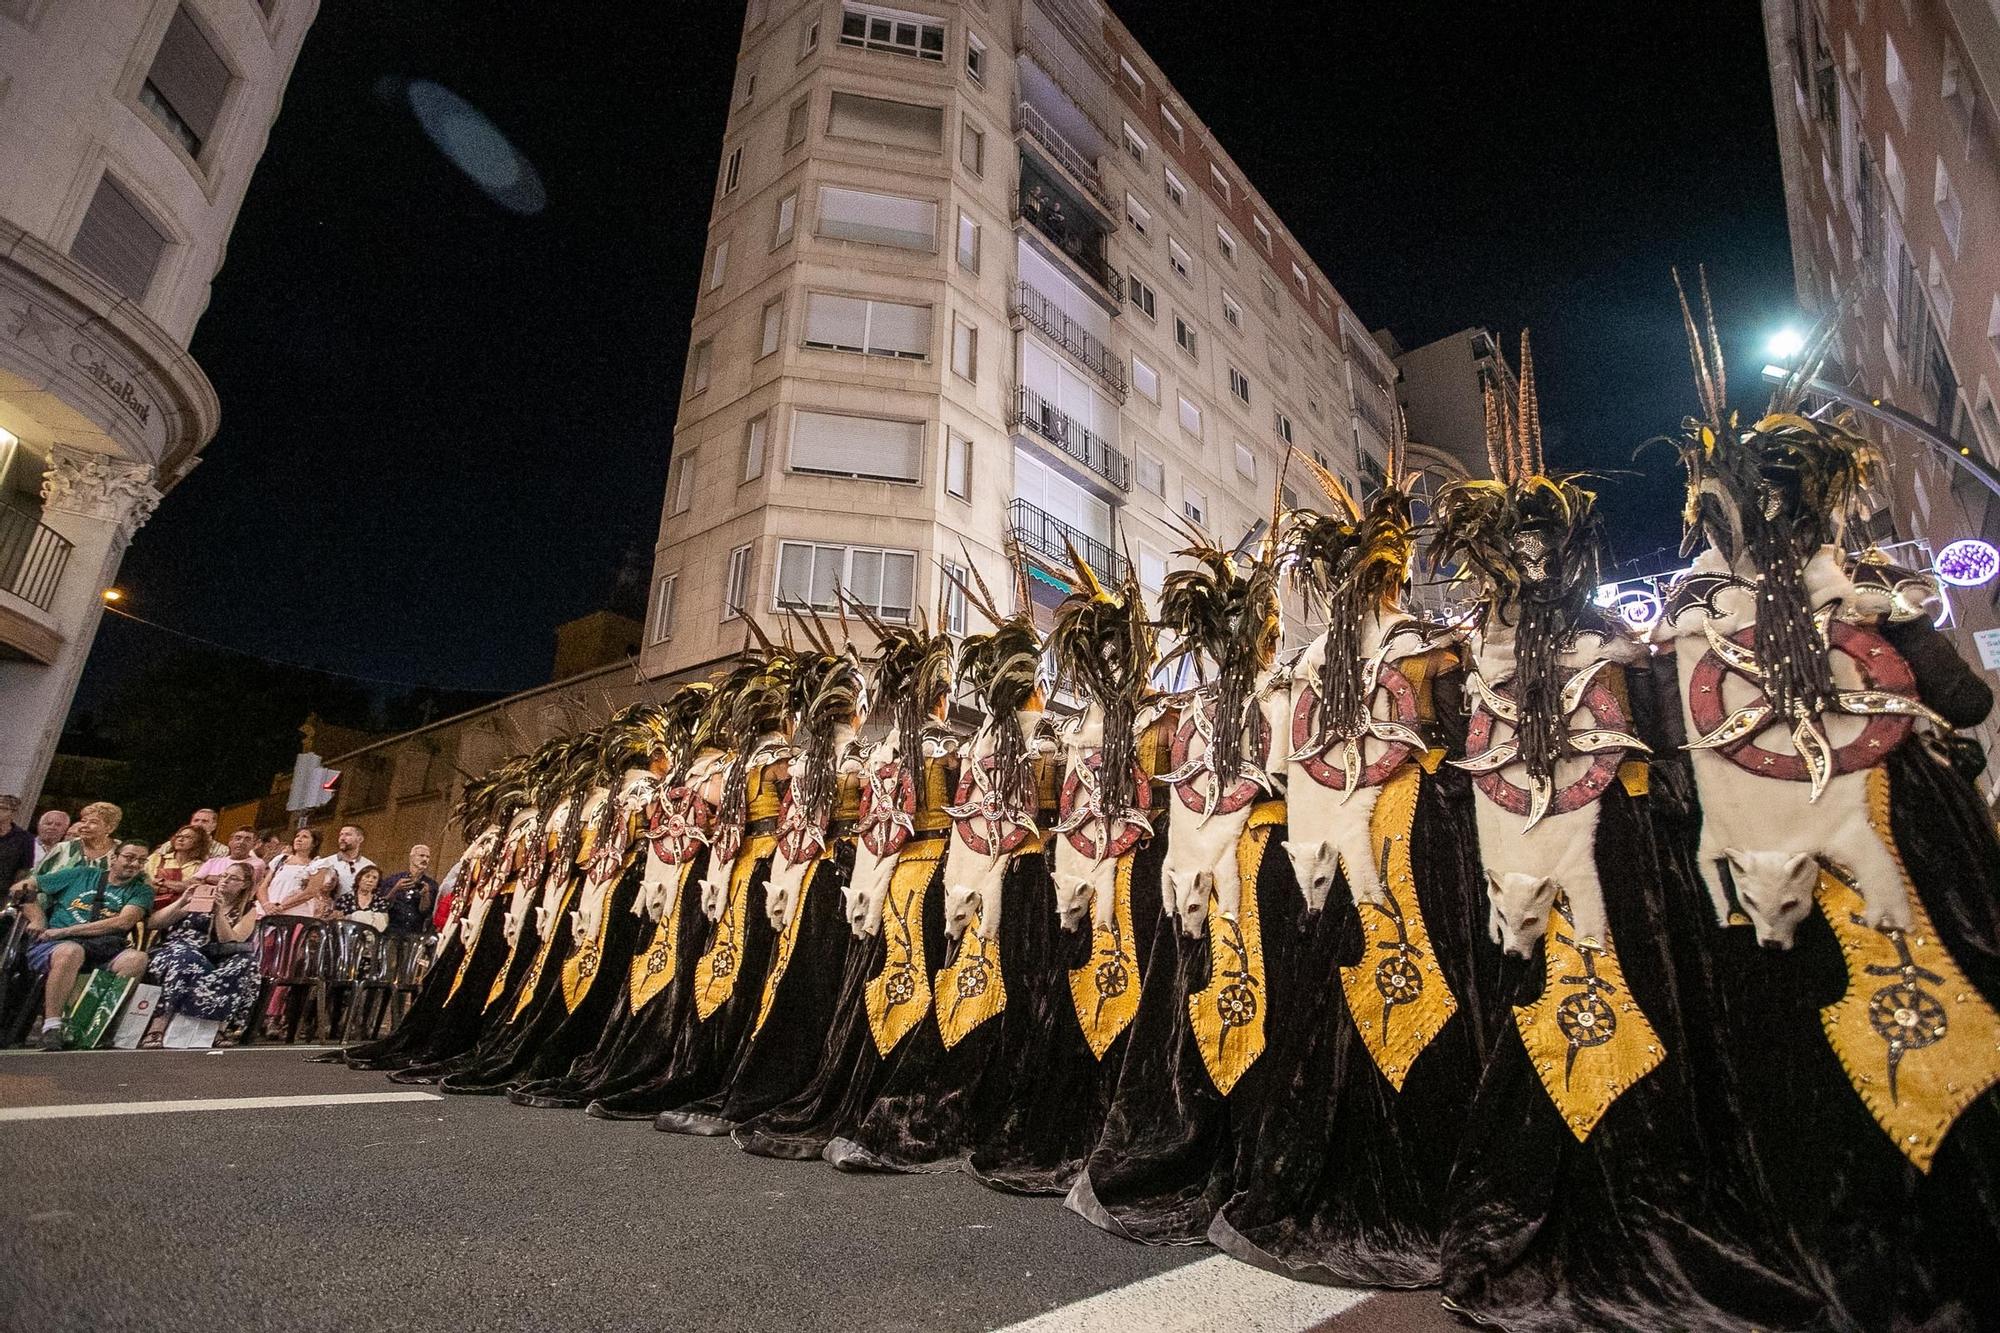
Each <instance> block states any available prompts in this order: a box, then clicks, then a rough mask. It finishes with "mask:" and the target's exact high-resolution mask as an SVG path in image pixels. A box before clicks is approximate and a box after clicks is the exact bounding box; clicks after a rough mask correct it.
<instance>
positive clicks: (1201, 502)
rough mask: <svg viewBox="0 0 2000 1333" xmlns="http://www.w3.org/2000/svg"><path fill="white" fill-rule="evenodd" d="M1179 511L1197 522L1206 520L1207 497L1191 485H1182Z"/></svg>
mask: <svg viewBox="0 0 2000 1333" xmlns="http://www.w3.org/2000/svg"><path fill="white" fill-rule="evenodd" d="M1181 512H1182V513H1183V514H1186V515H1187V516H1188V517H1189V518H1191V519H1193V520H1194V521H1195V522H1197V523H1206V522H1208V497H1207V496H1206V495H1204V494H1202V493H1201V492H1200V491H1198V490H1196V489H1195V488H1194V487H1192V486H1187V485H1183V486H1182V487H1181Z"/></svg>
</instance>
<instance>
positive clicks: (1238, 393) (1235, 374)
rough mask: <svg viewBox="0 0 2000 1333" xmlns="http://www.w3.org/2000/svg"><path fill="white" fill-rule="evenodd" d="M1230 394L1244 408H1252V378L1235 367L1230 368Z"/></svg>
mask: <svg viewBox="0 0 2000 1333" xmlns="http://www.w3.org/2000/svg"><path fill="white" fill-rule="evenodd" d="M1229 392H1230V395H1231V396H1232V397H1234V398H1235V399H1236V401H1237V402H1239V403H1241V404H1243V406H1245V407H1248V406H1250V377H1249V376H1248V375H1245V374H1244V373H1243V372H1242V371H1240V370H1238V369H1237V368H1236V367H1235V366H1231V367H1230V368H1229Z"/></svg>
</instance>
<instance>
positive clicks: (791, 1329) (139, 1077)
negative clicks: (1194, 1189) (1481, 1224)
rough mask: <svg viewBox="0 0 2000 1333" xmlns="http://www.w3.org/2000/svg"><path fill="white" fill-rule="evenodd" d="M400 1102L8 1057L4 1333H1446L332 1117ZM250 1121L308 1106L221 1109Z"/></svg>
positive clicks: (1149, 1254)
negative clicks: (224, 1332)
mask: <svg viewBox="0 0 2000 1333" xmlns="http://www.w3.org/2000/svg"><path fill="white" fill-rule="evenodd" d="M408 1091H410V1090H408V1089H402V1088H398V1087H397V1086H396V1085H393V1084H390V1083H389V1082H387V1081H386V1080H385V1079H383V1078H382V1077H381V1076H380V1075H379V1074H360V1073H355V1072H352V1071H349V1070H346V1069H344V1068H341V1067H339V1066H327V1065H308V1064H305V1063H303V1062H302V1059H301V1052H300V1050H299V1049H297V1048H290V1049H287V1048H272V1047H258V1048H252V1049H250V1050H245V1051H231V1052H223V1053H217V1054H207V1053H202V1054H195V1053H179V1052H151V1051H148V1052H102V1053H89V1054H62V1055H48V1054H42V1053H39V1052H28V1051H18V1052H6V1053H0V1134H4V1142H5V1144H6V1150H5V1155H6V1159H7V1164H8V1166H9V1168H11V1169H10V1170H8V1172H7V1182H6V1184H5V1185H4V1186H0V1327H5V1328H9V1329H22V1330H30V1329H32V1330H36V1333H55V1331H57V1330H69V1329H76V1330H94V1331H97V1333H106V1331H110V1330H148V1331H150V1330H166V1329H173V1330H186V1329H191V1328H192V1329H199V1328H227V1329H237V1328H243V1329H259V1330H331V1329H341V1330H354V1329H376V1328H381V1329H388V1328H396V1329H418V1328H439V1329H457V1328H474V1329H479V1330H482V1333H500V1331H502V1330H514V1329H521V1330H529V1329H532V1330H555V1329H572V1330H622V1329H642V1328H643V1329H655V1330H657V1329H687V1330H700V1331H701V1333H730V1331H731V1330H737V1329H744V1330H749V1329H755V1330H771V1329H781V1330H785V1331H786V1333H807V1331H809V1330H820V1329H827V1330H847V1329H882V1330H902V1329H924V1330H958V1329H963V1330H975V1329H1001V1328H1006V1327H1009V1326H1012V1325H1016V1324H1019V1323H1022V1322H1023V1321H1030V1320H1033V1321H1035V1322H1034V1323H1033V1324H1032V1327H1033V1328H1035V1329H1037V1330H1041V1329H1048V1330H1057V1329H1065V1330H1068V1329H1074V1330H1080V1331H1089V1333H1095V1331H1097V1330H1106V1331H1107V1333H1116V1331H1117V1330H1122V1329H1126V1328H1132V1329H1140V1328H1143V1329H1148V1330H1200V1329H1210V1328H1218V1329H1220V1328H1227V1329H1229V1330H1231V1333H1249V1331H1250V1330H1266V1329H1267V1330H1271V1331H1272V1333H1292V1331H1293V1330H1300V1329H1306V1328H1313V1329H1318V1330H1337V1331H1338V1333H1349V1331H1350V1330H1362V1329H1366V1330H1373V1331H1379V1333H1392V1331H1393V1333H1443V1331H1444V1330H1451V1329H1459V1328H1462V1327H1464V1326H1463V1325H1460V1324H1459V1323H1458V1322H1457V1321H1455V1320H1453V1319H1452V1318H1451V1317H1450V1316H1449V1315H1447V1314H1446V1313H1444V1312H1443V1311H1442V1310H1440V1309H1439V1308H1438V1306H1437V1303H1436V1298H1435V1296H1434V1295H1433V1294H1431V1293H1423V1292H1411V1293H1361V1292H1343V1291H1340V1290H1338V1289H1333V1288H1323V1287H1309V1286H1303V1285H1300V1284H1295V1283H1287V1282H1284V1281H1283V1280H1282V1279H1278V1278H1274V1277H1271V1276H1269V1275H1267V1274H1263V1273H1259V1272H1257V1271H1256V1270H1253V1269H1250V1268H1248V1267H1246V1266H1244V1265H1241V1264H1237V1263H1235V1262H1234V1261H1231V1260H1228V1259H1226V1258H1222V1257H1220V1256H1217V1255H1215V1253H1214V1252H1213V1251H1210V1250H1206V1249H1147V1248H1145V1247H1142V1246H1138V1245H1132V1244H1129V1243H1127V1242H1124V1241H1121V1240H1117V1239H1115V1238H1113V1237H1111V1236H1108V1235H1106V1234H1104V1233H1102V1232H1100V1231H1098V1230H1097V1229H1096V1228H1094V1227H1091V1226H1090V1225H1088V1224H1087V1223H1085V1222H1084V1221H1082V1219H1080V1218H1077V1217H1075V1216H1072V1215H1071V1214H1069V1213H1067V1212H1066V1211H1064V1210H1063V1208H1062V1207H1061V1206H1060V1203H1059V1202H1058V1201H1056V1200H1052V1199H1027V1198H1019V1197H1015V1196H1011V1195H1006V1194H999V1193H996V1192H994V1191H991V1190H988V1189H985V1188H983V1187H981V1186H980V1185H978V1184H977V1183H976V1182H974V1181H973V1180H972V1179H971V1178H970V1177H968V1176H962V1175H957V1174H945V1175H929V1176H849V1175H843V1174H841V1173H839V1172H836V1171H834V1170H832V1169H831V1168H829V1167H825V1166H822V1165H819V1164H817V1163H796V1162H778V1161H771V1160H768V1159H765V1158H759V1157H752V1156H750V1155H748V1154H746V1153H742V1152H739V1151H737V1150H736V1148H735V1147H734V1146H733V1145H731V1144H730V1143H729V1141H728V1140H726V1139H722V1140H703V1139H690V1138H684V1137H681V1136H678V1135H668V1134H659V1133H655V1132H653V1131H652V1130H651V1129H649V1128H647V1127H646V1126H643V1125H633V1124H619V1123H612V1122H606V1121H599V1120H592V1119H590V1118H588V1117H586V1116H583V1115H581V1114H578V1113H574V1112H558V1111H528V1110H524V1109H521V1108H517V1107H513V1106H510V1105H507V1104H506V1103H505V1102H504V1101H501V1100H498V1099H487V1098H465V1097H452V1098H447V1099H442V1100H430V1099H425V1100H399V1101H378V1102H356V1101H339V1102H327V1101H325V1100H324V1099H326V1098H353V1097H356V1096H357V1095H361V1096H372V1097H380V1096H389V1095H396V1094H407V1093H408ZM257 1098H299V1099H314V1100H313V1101H312V1103H311V1104H289V1105H278V1106H271V1105H247V1106H246V1105H242V1104H241V1102H240V1100H238V1099H257ZM131 1103H142V1104H149V1105H150V1106H152V1108H153V1110H152V1112H151V1113H139V1111H140V1109H142V1108H135V1107H132V1106H130V1105H129V1104H131ZM168 1106H172V1107H174V1109H171V1110H167V1109H164V1108H166V1107H168ZM104 1112H109V1113H108V1114H107V1113H104Z"/></svg>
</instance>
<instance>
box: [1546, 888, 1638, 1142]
mask: <svg viewBox="0 0 2000 1333" xmlns="http://www.w3.org/2000/svg"><path fill="white" fill-rule="evenodd" d="M1574 935H1575V927H1574V926H1572V925H1571V923H1570V914H1569V899H1568V898H1567V897H1566V896H1564V895H1563V894H1560V893H1558V894H1557V895H1556V902H1555V908H1554V910H1553V912H1552V913H1551V915H1550V920H1549V933H1548V939H1547V943H1546V945H1545V946H1544V950H1545V957H1546V960H1547V966H1548V970H1547V973H1546V976H1547V981H1546V983H1545V984H1544V986H1543V990H1542V995H1541V998H1540V999H1538V1000H1536V1001H1535V1002H1534V1003H1533V1004H1530V1005H1526V1006H1517V1007H1516V1008H1515V1010H1514V1025H1515V1026H1516V1027H1517V1028H1519V1029H1520V1033H1521V1044H1522V1045H1523V1046H1525V1047H1527V1048H1528V1059H1529V1060H1530V1061H1532V1062H1533V1064H1534V1067H1535V1073H1536V1075H1537V1076H1538V1077H1539V1078H1540V1079H1541V1080H1542V1087H1543V1088H1544V1089H1545V1090H1547V1092H1548V1094H1549V1100H1550V1101H1552V1102H1554V1103H1555V1106H1556V1110H1557V1111H1558V1112H1559V1113H1561V1115H1562V1118H1563V1123H1564V1124H1565V1125H1568V1126H1569V1131H1570V1133H1572V1134H1574V1135H1576V1141H1577V1142H1578V1143H1582V1142H1583V1141H1584V1140H1586V1139H1588V1138H1589V1137H1590V1131H1591V1130H1593V1129H1595V1128H1597V1122H1598V1121H1600V1120H1602V1119H1603V1118H1604V1114H1605V1112H1607V1111H1609V1110H1610V1109H1611V1105H1612V1103H1613V1102H1615V1101H1617V1100H1618V1098H1619V1097H1620V1096H1621V1095H1622V1094H1623V1093H1624V1092H1625V1090H1626V1089H1627V1088H1629V1087H1631V1086H1632V1085H1633V1084H1634V1083H1637V1082H1638V1081H1639V1080H1640V1079H1642V1078H1644V1077H1645V1076H1646V1075H1647V1074H1650V1073H1651V1072H1652V1071H1653V1070H1654V1069H1655V1068H1657V1067H1658V1066H1659V1063H1660V1061H1662V1060H1664V1059H1666V1058H1667V1053H1666V1048H1665V1047H1664V1046H1662V1045H1661V1043H1660V1037H1659V1034H1658V1033H1657V1032H1655V1031H1654V1030H1653V1025H1652V1024H1651V1023H1649V1022H1648V1021H1647V1020H1646V1015H1645V1014H1643V1013H1642V1012H1640V1010H1639V1005H1638V1002H1637V1001H1635V1000H1634V999H1633V998H1632V991H1631V988H1630V987H1628V986H1627V985H1626V984H1625V972H1624V969H1622V968H1620V967H1619V966H1618V954H1617V951H1616V950H1615V949H1614V947H1613V945H1612V940H1611V930H1610V927H1608V926H1607V927H1606V928H1605V931H1604V947H1602V948H1594V947H1592V946H1590V945H1579V944H1577V943H1576V941H1575V939H1574V938H1573V937H1574Z"/></svg>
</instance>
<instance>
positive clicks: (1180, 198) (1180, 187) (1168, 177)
mask: <svg viewBox="0 0 2000 1333" xmlns="http://www.w3.org/2000/svg"><path fill="white" fill-rule="evenodd" d="M1160 174H1161V176H1163V177H1164V178H1165V181H1166V190H1167V198H1168V199H1169V200H1171V201H1172V202H1173V205H1174V207H1175V208H1178V209H1180V210H1181V211H1182V212H1184V213H1185V212H1186V211H1187V182H1186V181H1184V180H1182V179H1181V178H1180V177H1179V176H1177V175H1175V174H1174V169H1173V168H1172V167H1162V168H1160Z"/></svg>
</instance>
